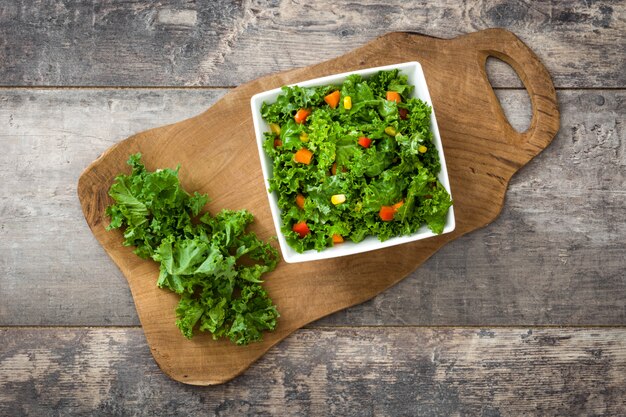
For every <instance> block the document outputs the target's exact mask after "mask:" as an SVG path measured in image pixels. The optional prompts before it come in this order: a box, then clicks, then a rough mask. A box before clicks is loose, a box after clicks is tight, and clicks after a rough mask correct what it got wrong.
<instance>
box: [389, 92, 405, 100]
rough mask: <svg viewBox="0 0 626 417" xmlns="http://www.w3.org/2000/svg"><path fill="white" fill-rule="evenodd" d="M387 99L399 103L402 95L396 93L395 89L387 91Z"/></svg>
mask: <svg viewBox="0 0 626 417" xmlns="http://www.w3.org/2000/svg"><path fill="white" fill-rule="evenodd" d="M387 100H389V101H395V102H396V103H400V102H402V97H400V94H398V93H396V92H395V91H387Z"/></svg>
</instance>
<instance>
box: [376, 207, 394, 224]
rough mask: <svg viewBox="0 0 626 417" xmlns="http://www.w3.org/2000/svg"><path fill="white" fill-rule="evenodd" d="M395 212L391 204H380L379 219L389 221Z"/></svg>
mask: <svg viewBox="0 0 626 417" xmlns="http://www.w3.org/2000/svg"><path fill="white" fill-rule="evenodd" d="M395 214H396V209H395V208H393V207H392V206H382V207H381V208H380V212H378V215H379V216H380V219H381V220H382V221H384V222H389V221H391V220H393V217H394V216H395Z"/></svg>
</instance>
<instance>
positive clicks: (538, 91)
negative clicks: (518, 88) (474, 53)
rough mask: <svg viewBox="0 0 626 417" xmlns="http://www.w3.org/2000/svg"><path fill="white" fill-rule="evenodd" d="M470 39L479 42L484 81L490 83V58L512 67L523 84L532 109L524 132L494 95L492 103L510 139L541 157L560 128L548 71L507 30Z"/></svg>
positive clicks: (480, 34)
mask: <svg viewBox="0 0 626 417" xmlns="http://www.w3.org/2000/svg"><path fill="white" fill-rule="evenodd" d="M469 36H476V37H477V38H478V39H477V42H476V46H477V48H478V51H479V57H478V59H479V60H480V61H479V64H480V65H481V67H482V70H483V71H484V76H485V79H487V80H488V78H487V70H486V63H487V58H488V57H490V56H493V57H496V58H498V59H501V60H502V61H504V62H506V63H507V64H509V65H510V66H511V67H513V69H514V70H515V72H516V73H517V75H518V76H519V77H520V79H521V80H522V83H523V84H524V87H525V88H526V90H527V91H528V95H529V97H530V103H531V105H532V120H531V122H530V126H529V128H528V129H527V130H526V131H525V132H522V133H520V132H517V131H516V130H515V129H514V128H513V127H512V126H511V125H510V123H509V121H508V120H507V118H506V116H505V115H504V112H503V111H502V108H501V107H500V105H499V101H498V99H497V97H496V96H495V93H493V94H492V100H494V102H495V104H496V105H497V107H499V108H500V114H499V116H500V117H501V118H502V123H503V124H504V125H505V126H507V130H510V131H509V132H508V133H510V135H511V136H510V137H513V138H517V140H516V142H517V145H519V146H522V147H524V148H525V149H527V150H528V151H529V152H530V153H532V154H533V155H534V154H536V153H539V152H540V151H541V150H542V149H544V148H545V147H546V146H547V145H548V144H549V143H550V141H551V140H552V138H553V137H554V135H555V134H556V132H557V131H558V130H559V124H560V119H559V111H558V102H557V97H556V91H555V89H554V85H553V83H552V79H551V78H550V74H549V73H548V70H546V67H545V66H544V65H543V64H542V63H541V61H540V60H539V58H538V57H537V55H535V53H534V52H533V51H532V50H531V49H530V48H529V47H528V46H526V44H524V42H522V41H521V40H520V39H519V38H518V37H517V36H515V35H514V34H513V33H511V32H509V31H507V30H504V29H488V30H484V31H481V32H477V33H474V34H471V35H469Z"/></svg>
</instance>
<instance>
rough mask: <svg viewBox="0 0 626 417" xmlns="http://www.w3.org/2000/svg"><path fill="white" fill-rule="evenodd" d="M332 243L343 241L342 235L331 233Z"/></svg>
mask: <svg viewBox="0 0 626 417" xmlns="http://www.w3.org/2000/svg"><path fill="white" fill-rule="evenodd" d="M333 243H335V244H337V243H343V236H341V235H338V234H336V233H335V234H334V235H333Z"/></svg>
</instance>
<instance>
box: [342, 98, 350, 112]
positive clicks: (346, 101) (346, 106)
mask: <svg viewBox="0 0 626 417" xmlns="http://www.w3.org/2000/svg"><path fill="white" fill-rule="evenodd" d="M343 108H344V109H346V110H350V109H351V108H352V98H351V97H350V96H345V97H344V98H343Z"/></svg>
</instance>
